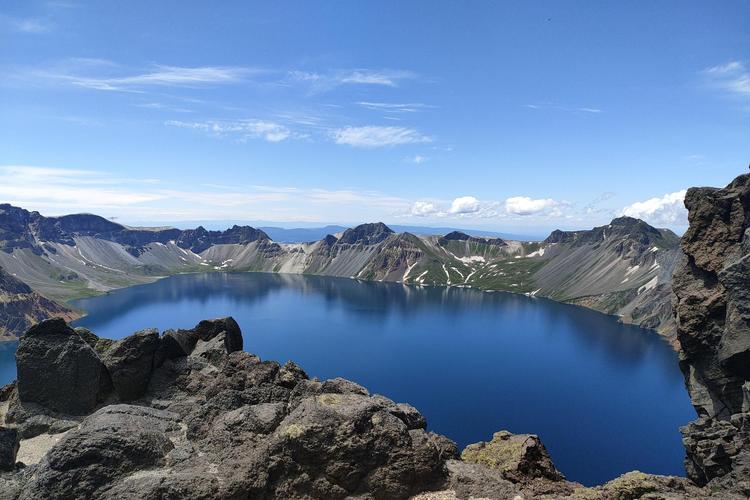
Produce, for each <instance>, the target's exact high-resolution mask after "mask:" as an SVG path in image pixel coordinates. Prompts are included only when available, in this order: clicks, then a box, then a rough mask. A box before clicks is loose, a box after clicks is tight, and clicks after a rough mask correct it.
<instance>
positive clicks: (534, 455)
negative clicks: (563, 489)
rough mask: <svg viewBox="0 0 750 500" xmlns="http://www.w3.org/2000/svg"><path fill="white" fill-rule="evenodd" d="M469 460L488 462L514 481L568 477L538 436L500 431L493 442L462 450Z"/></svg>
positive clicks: (486, 463) (487, 463) (463, 455)
mask: <svg viewBox="0 0 750 500" xmlns="http://www.w3.org/2000/svg"><path fill="white" fill-rule="evenodd" d="M461 459H462V460H464V461H466V462H472V463H478V464H484V465H486V466H487V467H489V468H491V469H495V470H497V471H499V472H500V473H501V474H502V475H503V477H504V478H506V479H509V480H511V481H513V482H520V481H524V480H526V479H528V478H545V479H549V480H552V481H560V480H561V479H564V477H563V475H562V474H560V472H559V471H558V470H557V469H555V466H554V465H553V464H552V459H551V458H550V456H549V453H547V449H546V448H545V447H544V445H543V444H542V442H541V441H540V440H539V437H538V436H534V435H532V434H511V433H510V432H508V431H500V432H496V433H495V435H494V436H492V441H490V442H489V443H485V442H481V443H477V444H471V445H469V446H467V447H466V448H465V449H464V451H463V452H462V453H461Z"/></svg>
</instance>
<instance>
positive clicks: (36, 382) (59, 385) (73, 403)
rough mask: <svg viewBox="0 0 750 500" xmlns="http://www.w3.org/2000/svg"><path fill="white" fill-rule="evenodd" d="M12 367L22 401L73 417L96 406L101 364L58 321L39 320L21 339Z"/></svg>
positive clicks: (78, 339) (70, 329)
mask: <svg viewBox="0 0 750 500" xmlns="http://www.w3.org/2000/svg"><path fill="white" fill-rule="evenodd" d="M16 366H17V369H18V382H17V388H18V396H19V399H20V400H21V401H22V402H30V403H37V404H39V405H41V406H44V407H46V408H49V409H51V410H55V411H59V412H63V413H69V414H73V415H81V414H86V413H88V412H90V411H91V410H92V409H93V408H94V407H95V406H96V404H97V399H98V396H99V393H100V388H101V386H102V380H101V378H102V376H103V373H104V371H103V365H102V362H101V361H100V359H99V356H97V354H96V352H94V350H93V349H92V348H91V347H90V346H89V345H88V344H87V343H86V342H85V341H84V340H83V339H82V338H81V337H80V336H79V335H78V334H77V333H76V332H75V331H74V330H73V329H72V328H70V327H69V326H68V325H67V324H65V321H63V320H61V319H51V320H47V321H43V322H41V323H39V324H37V325H35V326H34V327H32V328H30V329H29V330H28V331H27V332H26V334H25V335H24V336H22V337H21V339H20V341H19V343H18V350H17V351H16Z"/></svg>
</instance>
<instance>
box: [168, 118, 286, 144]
mask: <svg viewBox="0 0 750 500" xmlns="http://www.w3.org/2000/svg"><path fill="white" fill-rule="evenodd" d="M164 124H165V125H168V126H172V127H179V128H187V129H193V130H200V131H203V132H208V133H210V134H212V135H216V136H224V135H235V136H238V137H239V138H240V140H245V139H257V138H262V139H265V140H266V141H268V142H281V141H283V140H285V139H288V138H289V137H291V135H292V132H291V131H290V130H289V129H288V128H287V127H285V126H284V125H281V124H279V123H275V122H269V121H263V120H233V121H214V120H208V121H204V122H185V121H180V120H169V121H166V122H164Z"/></svg>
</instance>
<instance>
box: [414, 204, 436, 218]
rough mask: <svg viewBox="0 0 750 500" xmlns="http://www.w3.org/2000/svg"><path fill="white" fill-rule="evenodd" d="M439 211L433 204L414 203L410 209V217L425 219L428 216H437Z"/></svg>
mask: <svg viewBox="0 0 750 500" xmlns="http://www.w3.org/2000/svg"><path fill="white" fill-rule="evenodd" d="M439 213H440V210H439V209H438V208H437V207H436V206H435V204H434V203H430V202H429V201H416V202H414V204H413V205H412V207H411V215H414V216H417V217H427V216H430V215H438V214H439Z"/></svg>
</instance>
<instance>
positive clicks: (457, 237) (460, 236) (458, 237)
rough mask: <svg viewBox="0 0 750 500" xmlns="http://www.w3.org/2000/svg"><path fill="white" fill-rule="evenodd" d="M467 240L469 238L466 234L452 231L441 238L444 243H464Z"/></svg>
mask: <svg viewBox="0 0 750 500" xmlns="http://www.w3.org/2000/svg"><path fill="white" fill-rule="evenodd" d="M469 238H471V236H469V235H468V234H466V233H462V232H461V231H452V232H450V233H448V234H446V235H445V236H443V237H442V239H443V240H445V241H465V240H468V239H469Z"/></svg>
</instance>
